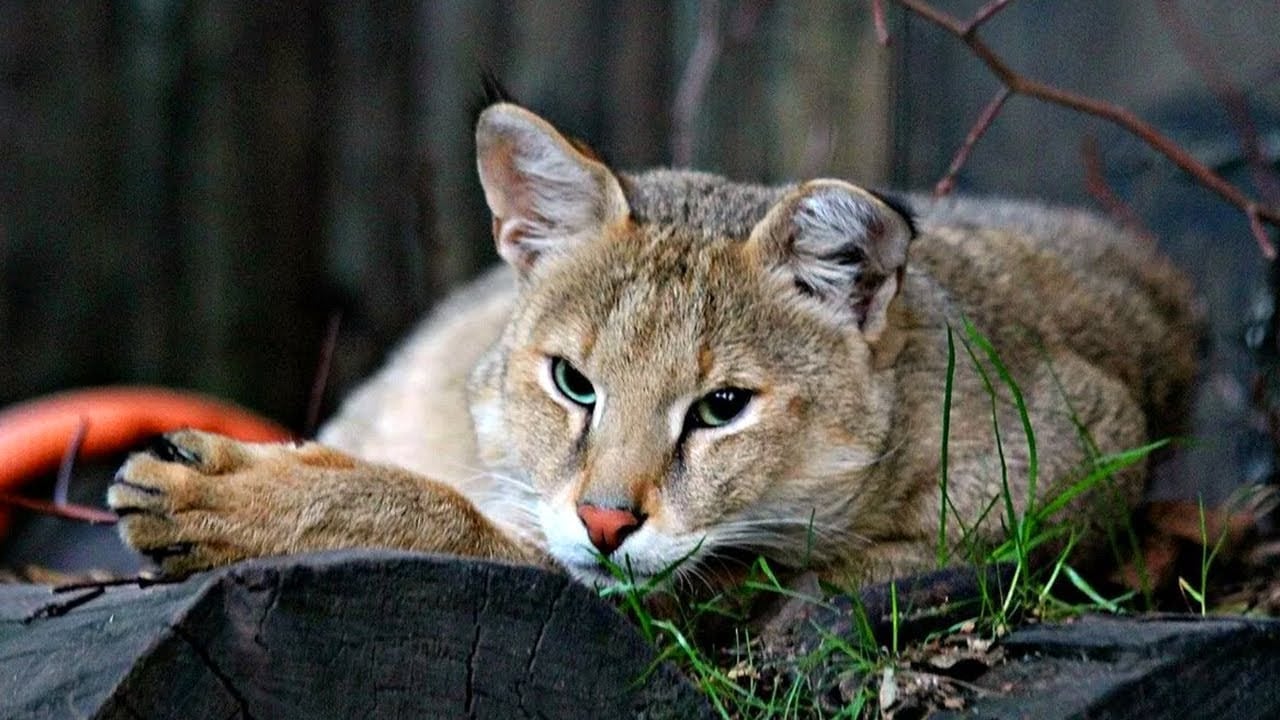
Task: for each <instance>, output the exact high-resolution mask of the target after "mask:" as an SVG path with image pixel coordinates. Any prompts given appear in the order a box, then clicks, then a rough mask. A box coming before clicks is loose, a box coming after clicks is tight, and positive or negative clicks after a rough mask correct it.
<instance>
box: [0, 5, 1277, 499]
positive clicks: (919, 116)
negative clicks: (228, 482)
mask: <svg viewBox="0 0 1280 720" xmlns="http://www.w3.org/2000/svg"><path fill="white" fill-rule="evenodd" d="M936 4H937V5H938V6H939V7H940V8H942V9H944V10H946V11H947V12H950V13H952V14H954V15H956V16H958V17H966V16H968V15H971V14H972V13H973V12H974V11H976V10H977V9H978V8H979V7H981V6H982V5H984V4H985V3H983V2H979V1H977V0H975V1H971V2H960V1H955V2H949V1H944V0H938V2H937V3H936ZM886 5H887V17H888V30H889V33H890V35H891V37H892V43H891V45H890V46H889V47H882V46H880V45H879V44H878V43H877V41H876V34H875V31H874V28H873V24H872V14H871V10H870V4H869V2H850V1H848V0H812V1H808V2H769V1H767V0H742V1H733V0H724V1H723V2H696V1H694V0H653V1H650V2H612V1H610V0H568V1H564V2H532V1H528V0H525V1H510V0H473V1H463V0H416V1H415V0H402V1H399V2H273V1H270V0H189V1H186V2H182V1H178V0H174V1H171V2H165V1H163V0H134V1H132V2H130V1H124V0H122V1H120V2H112V3H107V2H79V1H78V0H63V1H57V0H48V1H44V0H41V1H35V0H31V1H28V2H22V1H18V0H0V406H3V405H4V404H7V403H10V402H13V401H17V400H21V399H24V398H28V397H32V396H36V395H40V394H43V393H48V392H51V391H55V390H60V389H64V388H69V387H75V386H82V385H95V384H106V383H153V384H162V385H167V386H173V387H181V388H192V389H197V390H201V391H205V392H208V393H212V394H215V395H219V396H222V397H226V398H229V399H232V400H235V401H237V402H239V403H241V404H243V405H245V406H248V407H250V408H253V409H255V410H258V411H260V412H262V413H264V414H266V415H268V416H270V417H273V418H276V419H278V420H280V421H281V422H283V423H285V424H287V425H290V426H292V427H294V428H299V429H301V428H302V426H303V425H304V423H305V421H304V418H305V417H306V415H307V406H308V399H309V396H310V395H311V388H312V384H313V379H314V377H315V374H316V369H317V366H318V364H319V363H320V358H321V355H322V348H323V347H324V345H325V337H326V335H327V333H328V331H329V329H330V328H331V327H332V324H333V323H334V322H335V319H336V318H340V322H339V323H338V327H339V330H338V333H337V341H336V346H335V351H334V354H333V361H332V367H331V370H330V379H329V383H328V390H327V394H326V395H325V399H324V403H323V410H324V411H325V412H328V411H330V410H332V408H333V407H334V404H335V403H336V401H337V399H338V398H341V397H342V395H343V394H344V393H345V392H346V391H347V390H348V389H350V388H351V386H352V384H353V383H355V382H357V381H358V380H359V378H361V377H362V376H364V375H365V374H367V373H368V372H370V371H371V370H372V369H373V368H375V367H376V366H377V364H378V363H379V362H380V361H381V359H382V358H383V357H384V356H385V353H386V352H387V351H388V350H389V349H391V348H392V347H393V346H394V343H395V342H396V340H397V338H398V337H400V336H401V335H402V334H403V333H404V332H405V330H406V329H408V328H409V327H410V326H411V325H413V323H414V322H415V321H416V320H417V319H418V318H420V317H421V316H422V315H423V313H424V312H426V311H428V310H429V309H430V308H431V306H432V304H433V303H435V302H437V301H438V300H439V299H440V298H441V297H442V296H443V295H444V294H445V293H447V292H448V291H449V289H450V288H452V287H454V286H456V285H457V284H459V283H461V282H464V281H465V280H466V279H467V278H468V277H470V276H471V275H473V274H474V273H476V272H477V271H478V270H479V269H480V268H482V267H484V266H485V265H487V264H489V263H490V262H493V261H494V260H495V257H496V256H495V254H494V252H493V250H492V246H491V239H490V235H489V231H488V226H489V218H488V215H487V211H486V210H485V208H484V205H483V198H482V196H481V193H480V188H479V185H478V183H477V181H476V178H475V171H474V165H473V157H472V152H473V147H472V145H473V141H472V135H471V127H470V125H471V122H472V118H473V115H474V112H475V111H476V109H477V108H478V105H479V102H480V98H481V95H482V92H481V83H480V79H479V78H480V75H481V72H482V70H483V69H488V70H491V71H492V72H493V73H494V74H495V75H496V76H497V77H498V78H499V79H500V80H501V82H502V83H503V84H504V85H506V86H507V88H508V89H509V90H510V91H511V92H512V94H513V95H514V96H515V97H516V98H517V99H519V100H520V101H522V102H523V103H524V104H526V105H528V106H529V107H531V108H533V109H535V110H536V111H538V112H540V113H542V114H543V115H545V116H546V117H548V118H550V119H551V120H553V121H554V122H556V123H557V124H559V125H560V126H561V127H562V128H564V129H566V130H568V131H570V132H572V133H573V134H576V135H577V136H579V137H581V138H583V139H586V140H588V141H589V142H590V143H591V144H593V145H594V146H595V147H596V148H598V149H599V150H600V151H601V152H602V153H603V154H604V155H605V156H606V157H607V158H609V160H610V161H611V162H612V163H613V164H614V165H616V166H619V167H622V168H638V167H643V166H652V165H666V164H676V165H689V166H693V167H696V168H699V169H704V170H711V171H715V172H720V173H724V174H728V175H731V176H734V177H737V178H741V179H750V180H755V181H768V182H772V181H784V180H790V179H796V178H803V177H808V176H814V175H830V176H839V177H843V178H848V179H851V180H854V181H857V182H860V183H863V184H869V185H875V186H881V187H894V188H902V189H928V188H931V187H932V185H933V183H934V182H936V181H937V180H938V178H939V177H941V176H942V175H943V173H944V172H945V171H946V169H947V166H948V164H949V163H950V161H951V158H952V156H953V154H954V153H955V151H956V149H957V148H958V147H959V146H960V144H961V143H962V141H963V139H964V137H965V135H966V133H967V132H968V131H969V128H970V127H971V126H972V124H973V122H974V119H975V118H976V117H977V116H978V114H979V113H980V111H981V110H982V108H983V107H984V106H985V105H986V104H987V102H988V101H989V100H990V99H991V97H992V96H993V95H994V94H995V92H996V90H997V89H998V87H999V86H998V84H997V82H996V81H995V79H993V78H992V77H991V76H990V75H989V74H988V72H987V71H986V70H985V69H984V67H983V66H982V65H981V64H980V63H979V62H978V61H977V60H975V59H974V58H973V57H972V56H971V55H969V54H968V52H967V51H966V49H965V48H964V46H963V45H962V44H961V43H960V42H959V41H958V40H957V39H956V38H954V37H950V36H947V35H944V34H943V33H941V32H940V31H938V30H937V29H936V28H935V27H933V26H931V25H928V24H926V23H924V22H922V21H921V20H920V19H919V18H916V17H912V16H909V15H908V14H907V13H904V12H903V11H902V10H901V8H899V7H897V6H896V5H894V3H892V2H886ZM982 36H983V37H984V38H985V39H986V40H987V41H988V42H989V43H990V44H991V45H992V46H993V47H994V48H996V49H997V51H998V52H1000V53H1001V54H1002V55H1003V56H1004V57H1005V58H1006V59H1007V61H1008V62H1009V63H1010V64H1011V65H1012V66H1013V67H1014V68H1016V69H1018V70H1019V71H1022V72H1025V73H1026V74H1028V75H1030V76H1032V77H1035V78H1038V79H1042V80H1044V81H1047V82H1050V83H1053V84H1056V85H1059V86H1062V87H1064V88H1068V89H1071V90H1075V91H1079V92H1082V93H1085V94H1089V95H1093V96H1096V97H1098V98H1101V99H1105V100H1108V101H1111V102H1114V103H1117V104H1120V105H1123V106H1125V107H1128V108H1130V109H1132V110H1134V111H1135V112H1136V113H1137V114H1138V115H1140V116H1142V117H1144V118H1147V119H1149V120H1151V121H1153V122H1155V123H1156V124H1157V125H1159V126H1160V127H1161V128H1162V129H1163V130H1164V131H1166V132H1167V133H1168V134H1170V135H1171V136H1172V137H1174V138H1175V139H1176V140H1178V141H1179V142H1181V143H1183V144H1184V145H1185V146H1186V147H1187V148H1188V149H1189V150H1190V151H1191V152H1192V153H1193V154H1194V155H1195V156H1196V157H1197V158H1199V159H1201V160H1202V161H1204V162H1206V163H1208V164H1209V165H1211V166H1212V167H1214V168H1215V169H1217V170H1218V171H1220V172H1222V173H1224V174H1226V175H1227V176H1228V177H1229V178H1230V179H1231V180H1232V181H1233V182H1237V183H1239V184H1240V185H1242V187H1244V188H1245V189H1246V190H1247V191H1249V192H1250V193H1252V194H1255V195H1260V194H1261V193H1263V192H1266V191H1267V188H1265V187H1261V186H1255V184H1254V183H1255V180H1257V178H1258V177H1259V174H1258V172H1257V170H1258V165H1259V164H1260V163H1261V164H1263V165H1269V166H1270V168H1271V169H1272V170H1274V169H1275V167H1276V158H1277V155H1278V154H1280V124H1278V123H1277V120H1276V119H1277V117H1280V47H1277V44H1276V38H1277V37H1280V5H1278V4H1277V3H1276V2H1275V0H1235V1H1232V2H1226V1H1225V0H1224V1H1220V2H1190V1H1185V0H1184V2H1182V3H1176V2H1171V1H1163V0H1162V1H1157V0H1135V1H1133V2H1123V3H1118V2H1114V0H1024V1H1023V2H1015V3H1013V4H1011V5H1010V6H1009V7H1007V8H1006V9H1005V10H1004V11H1003V12H1002V13H1001V14H1000V15H998V16H997V17H996V18H995V19H994V20H992V21H991V22H990V23H989V24H988V25H987V26H985V27H984V28H983V29H982ZM1224 88H1225V89H1227V90H1238V95H1239V96H1240V97H1242V98H1243V99H1244V102H1245V105H1246V106H1247V109H1248V117H1249V118H1251V120H1252V124H1253V125H1254V127H1255V129H1256V131H1257V135H1258V136H1259V138H1260V143H1259V146H1260V147H1261V148H1262V151H1263V152H1262V157H1261V160H1260V161H1259V162H1254V163H1253V165H1252V166H1251V164H1250V162H1249V159H1248V157H1247V155H1246V153H1245V152H1244V151H1243V150H1242V145H1241V143H1240V141H1239V138H1238V134H1239V133H1238V130H1239V128H1240V126H1241V121H1242V120H1243V119H1244V118H1243V117H1242V116H1241V113H1240V111H1239V107H1238V104H1237V105H1233V104H1232V103H1231V102H1224V101H1223V97H1224V92H1223V90H1224ZM1225 95H1227V96H1229V95H1230V93H1226V94H1225ZM1090 141H1092V142H1094V143H1096V147H1097V150H1098V152H1097V162H1098V167H1099V171H1100V172H1099V173H1095V176H1100V177H1101V178H1102V179H1103V180H1105V183H1106V185H1107V187H1108V188H1110V190H1111V191H1113V192H1114V193H1115V194H1116V195H1117V196H1118V197H1119V198H1120V199H1121V200H1122V201H1123V202H1124V203H1125V204H1126V205H1127V206H1128V207H1129V208H1131V210H1132V213H1133V217H1134V218H1136V219H1137V220H1138V221H1139V222H1140V223H1141V224H1142V225H1143V226H1144V227H1145V228H1146V229H1147V230H1148V231H1150V232H1151V233H1152V234H1154V235H1156V236H1158V237H1159V238H1160V242H1161V243H1162V245H1163V246H1164V247H1165V248H1166V249H1167V250H1168V251H1169V253H1170V254H1172V255H1173V256H1174V257H1175V259H1176V260H1177V261H1178V262H1179V263H1180V264H1181V265H1182V266H1183V267H1185V268H1186V269H1187V270H1188V271H1189V272H1191V273H1192V274H1193V275H1194V276H1195V279H1196V282H1197V284H1198V289H1199V292H1200V293H1201V295H1202V297H1203V298H1204V301H1205V308H1206V312H1207V316H1208V318H1209V320H1210V329H1211V338H1210V342H1209V344H1208V345H1207V346H1206V353H1207V358H1208V361H1207V363H1206V372H1205V377H1206V382H1205V383H1204V387H1203V388H1202V390H1201V393H1200V397H1199V398H1198V410H1197V413H1198V418H1199V419H1198V427H1197V433H1196V434H1197V438H1199V439H1200V440H1201V442H1200V445H1199V447H1200V450H1199V452H1200V456H1201V457H1202V458H1203V459H1202V460H1200V461H1197V462H1193V463H1191V464H1190V466H1188V467H1187V468H1186V469H1184V470H1183V471H1182V472H1181V473H1180V476H1179V479H1178V480H1177V481H1176V482H1175V485H1176V486H1177V487H1174V488H1172V489H1170V490H1169V492H1184V493H1185V492H1194V491H1195V490H1197V489H1202V490H1205V491H1206V492H1207V493H1208V494H1209V495H1210V497H1211V498H1212V497H1213V496H1215V495H1221V494H1222V493H1223V492H1226V490H1229V489H1230V488H1232V487H1235V486H1237V485H1239V484H1241V483H1242V482H1246V481H1255V480H1258V479H1262V478H1265V477H1266V476H1268V475H1269V474H1270V472H1271V455H1272V453H1271V449H1270V448H1271V445H1270V441H1269V439H1268V437H1267V426H1266V415H1265V413H1264V412H1259V411H1257V410H1255V409H1254V406H1253V405H1252V404H1251V398H1252V397H1254V396H1255V395H1258V394H1259V393H1262V394H1265V392H1266V389H1267V386H1266V384H1265V383H1263V382H1260V381H1259V377H1260V376H1259V374H1258V373H1259V368H1263V367H1265V366H1266V362H1269V361H1266V360H1265V359H1264V360H1263V361H1260V360H1259V358H1258V356H1257V354H1256V353H1255V350H1256V349H1257V348H1260V347H1262V346H1264V345H1266V344H1267V338H1268V337H1269V335H1268V327H1269V324H1268V323H1269V318H1270V315H1271V309H1272V304H1273V303H1272V298H1273V292H1272V290H1271V288H1270V286H1269V277H1268V266H1267V263H1266V262H1265V261H1264V259H1263V257H1262V255H1261V253H1260V252H1259V250H1258V248H1257V246H1256V243H1255V241H1254V239H1253V237H1252V236H1251V234H1250V231H1249V227H1248V224H1247V222H1246V221H1245V219H1244V216H1243V215H1242V214H1241V213H1240V212H1238V211H1237V210H1235V209H1234V208H1232V207H1229V206H1227V205H1225V204H1223V203H1221V202H1220V201H1219V200H1218V199H1217V197H1216V196H1214V195H1211V194H1210V193H1209V192H1208V191H1206V190H1204V189H1202V188H1200V187H1197V186H1195V185H1194V184H1193V183H1191V182H1189V181H1188V180H1187V179H1186V178H1185V177H1184V176H1182V175H1181V174H1180V173H1179V172H1178V171H1177V170H1176V169H1174V168H1173V167H1172V165H1171V164H1170V163H1168V162H1167V161H1165V160H1164V159H1163V158H1161V157H1159V156H1157V155H1155V154H1154V153H1153V152H1152V151H1150V150H1148V149H1146V148H1145V147H1144V146H1143V145H1142V144H1140V143H1139V142H1137V141H1135V140H1133V139H1132V138H1130V137H1129V136H1128V135H1127V134H1125V133H1124V132H1122V131H1120V130H1117V129H1116V128H1113V127H1111V126H1109V125H1107V124H1105V123H1104V122H1102V121H1100V120H1096V119H1093V118H1087V117H1084V116H1080V115H1077V114H1074V113H1071V112H1069V111H1065V110H1061V109H1057V108H1053V107H1050V106H1047V105H1044V104H1041V103H1038V102H1035V101H1032V100H1028V99H1024V98H1014V99H1013V100H1011V101H1010V102H1009V103H1008V105H1007V106H1006V108H1005V110H1004V112H1003V113H1002V114H1001V115H1000V117H999V118H998V119H997V120H996V122H995V124H994V125H993V126H992V127H991V128H990V130H989V132H988V133H987V134H986V136H985V137H984V138H983V139H982V140H981V142H980V143H979V144H978V145H977V147H976V149H975V150H974V153H973V155H972V157H971V158H970V160H969V161H968V163H967V164H966V165H965V166H964V168H963V170H962V171H961V173H960V175H959V178H958V191H959V192H965V193H988V194H1000V195H1010V196H1023V197H1034V198H1042V199H1045V200H1048V201H1051V202H1058V203H1070V204H1076V205H1087V206H1088V205H1092V206H1094V207H1100V206H1099V205H1098V203H1097V202H1096V201H1095V200H1094V197H1093V196H1092V195H1091V194H1090V192H1089V190H1088V183H1087V180H1088V178H1089V176H1088V174H1087V172H1086V167H1087V164H1086V162H1085V161H1084V158H1085V154H1084V153H1083V150H1082V148H1084V147H1085V145H1086V143H1087V142H1090ZM1096 179H1097V177H1095V180H1096ZM1095 194H1096V193H1095ZM1272 202H1275V200H1274V199H1273V200H1272ZM1250 339H1252V340H1250ZM1250 341H1252V346H1251V345H1250ZM1251 347H1252V349H1251ZM1223 488H1226V490H1223Z"/></svg>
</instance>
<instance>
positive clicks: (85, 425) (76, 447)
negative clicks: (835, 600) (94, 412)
mask: <svg viewBox="0 0 1280 720" xmlns="http://www.w3.org/2000/svg"><path fill="white" fill-rule="evenodd" d="M88 432H89V418H87V417H81V418H80V424H79V425H78V426H76V431H75V434H73V435H72V436H71V441H70V442H68V443H67V449H66V451H64V452H63V453H62V464H61V465H60V466H59V467H58V477H57V479H56V480H55V481H54V483H53V504H54V505H66V504H67V493H68V492H69V491H70V488H71V473H72V471H74V470H75V467H76V458H78V457H80V448H81V447H82V446H84V436H85V435H86V434H87V433H88Z"/></svg>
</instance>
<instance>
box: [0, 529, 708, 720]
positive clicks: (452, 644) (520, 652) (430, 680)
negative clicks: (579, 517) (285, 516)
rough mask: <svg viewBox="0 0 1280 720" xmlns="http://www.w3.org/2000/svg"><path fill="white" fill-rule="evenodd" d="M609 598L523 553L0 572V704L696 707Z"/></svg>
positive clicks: (111, 708) (585, 712) (258, 712)
mask: <svg viewBox="0 0 1280 720" xmlns="http://www.w3.org/2000/svg"><path fill="white" fill-rule="evenodd" d="M707 713H708V710H707V706H706V704H705V701H704V700H703V698H702V697H701V696H700V695H699V694H698V693H697V691H696V690H695V689H694V688H693V687H692V686H691V685H690V684H689V683H688V682H687V681H686V680H684V679H683V678H682V677H681V676H680V675H679V673H678V672H677V671H676V670H675V669H674V668H672V667H670V666H668V665H666V664H658V663H655V656H654V651H653V649H652V648H651V647H650V646H649V645H648V644H646V643H645V641H644V640H643V639H642V638H641V637H640V636H639V635H638V634H637V633H636V631H635V630H634V628H633V627H632V626H631V624H630V623H629V622H628V621H627V620H626V619H625V618H624V617H623V616H622V615H621V614H619V613H618V612H617V611H616V610H615V609H614V608H612V607H611V606H609V605H608V604H606V603H605V602H603V601H601V600H599V599H598V598H597V597H595V595H594V594H593V593H592V592H591V591H589V590H587V589H586V588H583V587H581V586H579V585H576V584H574V583H572V582H571V581H569V580H568V579H567V578H565V577H563V576H560V575H555V574H551V573H547V572H543V571H541V570H538V569H535V568H529V567H517V566H509V565H500V564H495V563H485V562H475V561H464V560H457V559H452V558H435V557H427V556H421V555H411V554H406V553H394V552H379V551H346V552H339V553H322V554H316V555H303V556H296V557H288V558H276V559H266V560H255V561H251V562H247V563H242V564H240V565H236V566H233V567H230V568H225V569H221V570H217V571H214V572H210V573H202V574H199V575H196V576H193V577H191V578H189V579H187V580H185V581H183V582H180V583H176V584H162V585H153V586H150V587H145V588H143V587H137V586H126V587H112V588H105V589H102V588H97V589H94V588H88V589H81V590H75V591H72V592H62V593H54V592H52V591H51V589H50V588H48V587H43V586H21V585H10V586H0V716H3V717H5V718H64V717H93V718H141V717H145V718H184V719H187V718H190V719H198V718H218V719H225V718H325V717H335V718H346V717H388V718H393V717H423V718H426V717H440V718H456V717H474V718H503V719H505V718H520V717H541V718H571V717H573V718H576V717H589V716H594V717H650V718H661V717H676V718H685V717H701V716H705V715H706V714H707Z"/></svg>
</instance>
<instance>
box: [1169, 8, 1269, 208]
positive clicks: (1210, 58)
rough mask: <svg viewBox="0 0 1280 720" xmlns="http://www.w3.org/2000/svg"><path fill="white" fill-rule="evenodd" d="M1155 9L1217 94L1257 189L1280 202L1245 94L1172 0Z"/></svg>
mask: <svg viewBox="0 0 1280 720" xmlns="http://www.w3.org/2000/svg"><path fill="white" fill-rule="evenodd" d="M1156 10H1157V11H1159V13H1160V18H1161V19H1162V20H1163V21H1164V24H1165V26H1166V27H1168V28H1169V30H1170V31H1172V32H1173V39H1174V42H1176V43H1177V44H1178V47H1179V48H1180V49H1181V51H1182V56H1183V58H1184V59H1185V60H1186V61H1187V64H1188V65H1190V66H1191V67H1192V68H1194V69H1195V71H1196V72H1197V73H1199V74H1200V77H1201V78H1203V79H1204V84H1205V86H1206V87H1208V88H1209V92H1211V93H1213V96H1214V97H1215V98H1217V100H1218V103H1219V104H1220V105H1222V108H1223V109H1224V110H1226V112H1227V116H1228V117H1229V118H1230V119H1231V124H1232V125H1234V126H1235V130H1236V135H1237V136H1238V137H1239V138H1240V151H1241V152H1242V153H1243V154H1244V159H1245V162H1246V163H1247V164H1248V166H1249V170H1250V173H1251V175H1252V176H1253V184H1254V185H1255V186H1256V187H1257V190H1258V193H1259V194H1260V195H1262V197H1263V198H1266V200H1267V202H1268V203H1271V204H1276V203H1280V178H1277V177H1276V173H1275V171H1274V170H1272V169H1271V166H1270V165H1269V164H1268V163H1267V159H1266V157H1265V156H1264V154H1263V152H1262V143H1261V141H1260V139H1259V138H1258V127H1257V125H1256V124H1255V123H1254V122H1253V113H1252V112H1250V111H1249V100H1248V98H1246V97H1245V94H1244V93H1243V92H1241V90H1240V88H1239V87H1237V86H1236V84H1235V83H1233V82H1231V80H1230V78H1228V77H1227V75H1226V73H1224V72H1223V71H1222V66H1221V65H1220V64H1219V63H1218V61H1217V59H1216V58H1215V57H1214V53H1213V48H1211V47H1209V45H1208V44H1207V43H1205V41H1204V38H1203V37H1202V36H1201V35H1200V33H1199V32H1197V31H1196V29H1195V26H1194V25H1193V24H1192V23H1190V22H1187V18H1186V16H1184V15H1183V14H1182V10H1181V9H1180V8H1179V7H1178V4H1177V3H1176V2H1174V1H1173V0H1157V2H1156Z"/></svg>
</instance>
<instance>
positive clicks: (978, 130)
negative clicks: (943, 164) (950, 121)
mask: <svg viewBox="0 0 1280 720" xmlns="http://www.w3.org/2000/svg"><path fill="white" fill-rule="evenodd" d="M1012 94H1013V93H1011V92H1010V91H1009V88H1007V87H1001V88H1000V89H999V90H998V91H996V96H995V97H993V98H991V102H989V103H987V107H986V108H985V109H983V111H982V114H981V115H979V116H978V119H977V121H976V122H974V123H973V127H972V128H969V134H968V135H966V136H965V138H964V144H963V145H961V146H960V149H959V150H957V151H956V155H955V157H954V158H953V159H952V160H951V167H949V168H947V174H946V175H943V176H942V179H941V180H939V181H938V184H936V185H934V186H933V194H934V195H935V196H937V197H942V196H943V195H946V194H948V193H950V192H951V190H952V189H953V188H954V187H955V184H956V174H957V173H959V172H960V168H962V167H964V164H965V162H966V161H967V160H968V159H969V153H971V152H973V146H974V145H977V144H978V141H979V140H981V139H982V136H983V135H984V134H985V133H986V132H987V128H989V127H991V123H993V122H995V119H996V116H997V115H999V114H1000V108H1002V107H1004V103H1005V101H1006V100H1008V99H1009V97H1010V96H1011V95H1012Z"/></svg>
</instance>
